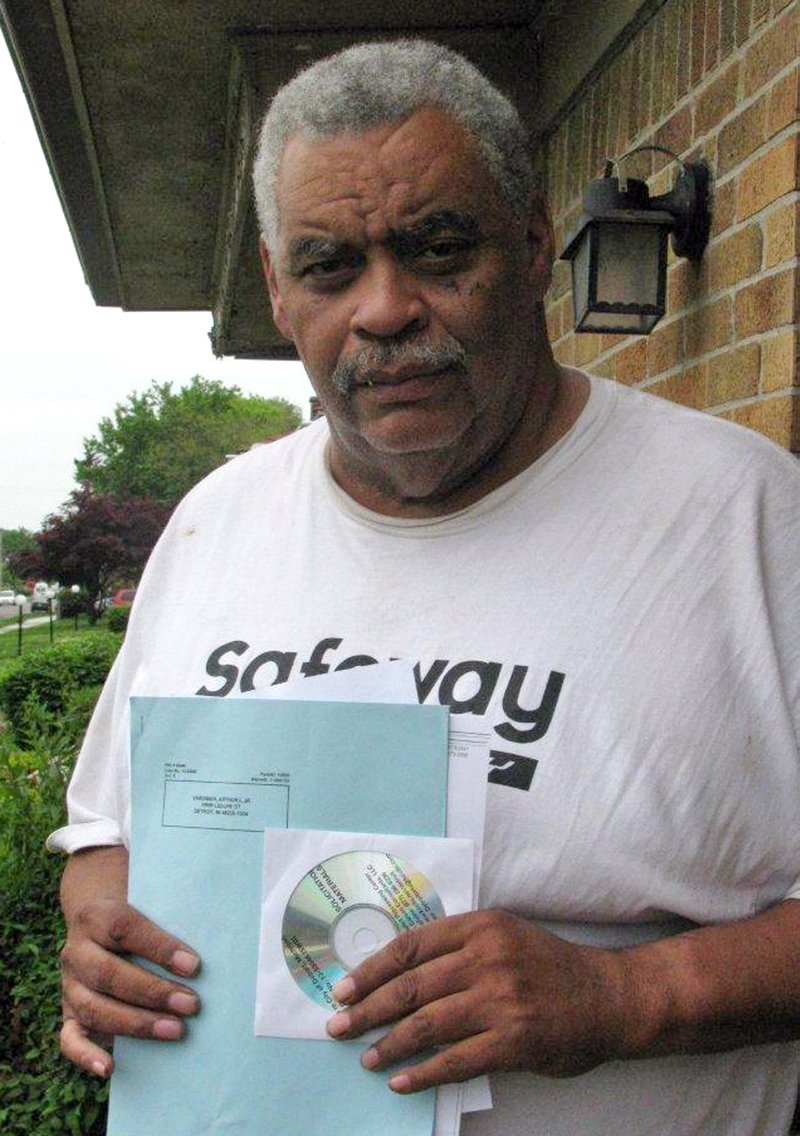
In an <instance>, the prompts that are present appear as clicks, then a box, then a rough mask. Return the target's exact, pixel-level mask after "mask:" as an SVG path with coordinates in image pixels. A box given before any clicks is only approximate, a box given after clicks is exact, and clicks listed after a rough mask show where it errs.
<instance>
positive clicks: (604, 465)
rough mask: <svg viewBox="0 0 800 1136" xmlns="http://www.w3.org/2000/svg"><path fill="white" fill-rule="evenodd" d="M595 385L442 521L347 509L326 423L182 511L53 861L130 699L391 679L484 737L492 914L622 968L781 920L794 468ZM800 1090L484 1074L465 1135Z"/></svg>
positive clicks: (665, 1067)
mask: <svg viewBox="0 0 800 1136" xmlns="http://www.w3.org/2000/svg"><path fill="white" fill-rule="evenodd" d="M591 382H592V385H591V395H590V398H589V401H588V403H587V405H586V408H585V409H584V411H583V413H582V414H581V416H580V418H579V420H578V422H577V423H576V424H575V426H574V427H573V428H572V430H571V431H570V432H569V433H568V434H567V435H566V436H565V437H564V438H563V439H562V440H561V441H560V442H559V443H558V444H557V445H556V446H555V447H554V448H553V449H551V450H550V451H548V452H547V453H546V454H545V455H544V456H543V457H542V458H540V459H539V460H538V461H537V462H535V463H534V464H533V465H532V466H531V467H530V468H529V469H527V470H526V471H524V472H523V473H521V474H520V475H518V476H517V477H516V478H514V479H513V480H512V481H510V482H508V483H506V484H505V485H503V486H502V487H501V488H500V489H498V490H496V491H495V492H493V493H491V494H490V495H488V496H487V497H485V498H483V499H482V500H481V501H479V502H477V503H476V504H474V505H472V506H470V507H468V508H466V509H463V510H461V511H460V512H457V513H455V514H451V515H449V516H446V517H439V518H433V519H420V520H398V519H396V518H389V517H384V516H380V515H377V514H374V513H371V512H369V511H368V510H366V509H364V508H362V507H360V506H359V505H357V504H355V503H354V502H353V501H352V500H351V499H350V498H349V497H348V496H347V495H346V494H344V493H343V492H342V491H341V490H340V489H339V488H338V487H337V486H336V485H335V483H334V482H333V481H332V479H331V477H330V474H329V472H328V469H327V464H326V457H325V455H326V442H327V428H326V426H325V424H324V422H321V421H320V422H316V423H314V424H312V425H311V426H309V427H308V428H306V429H304V430H302V431H300V432H298V433H297V434H295V435H292V436H291V437H290V438H286V439H283V440H281V441H278V442H275V443H272V444H271V445H269V446H264V447H260V448H258V449H256V450H254V451H251V452H250V453H248V454H246V455H244V456H242V457H241V458H237V459H236V460H235V461H233V462H231V463H229V464H228V465H226V466H224V467H223V468H221V469H219V470H217V471H216V472H215V473H213V474H212V475H211V476H210V477H209V478H207V479H206V480H205V481H204V482H203V483H201V485H199V486H198V487H197V488H196V489H194V490H193V491H192V492H191V493H190V494H189V495H188V497H187V498H186V499H185V501H184V502H183V503H182V504H181V505H180V506H179V508H178V509H177V510H176V512H175V514H174V516H173V518H172V520H171V522H170V524H169V526H168V528H167V530H166V532H165V534H164V536H163V537H162V539H161V541H160V543H159V545H158V547H157V549H156V551H155V552H154V554H153V556H152V558H151V561H150V564H149V565H148V568H147V570H146V572H145V574H144V577H143V580H142V584H141V587H140V589H139V593H138V595H137V599H136V603H135V606H134V611H133V613H132V617H131V622H130V627H129V630H128V634H127V637H126V641H125V645H124V648H123V650H122V652H121V654H120V656H119V658H118V660H117V663H116V664H115V667H114V670H113V672H112V675H111V676H110V678H109V682H108V684H107V687H106V690H105V691H104V694H103V696H102V698H101V701H100V704H99V706H98V709H97V712H96V714H95V718H94V720H93V723H92V726H91V728H90V731H89V733H88V735H87V739H86V743H85V746H84V750H83V753H82V755H81V759H80V761H79V764H78V767H77V771H76V774H75V777H74V779H73V783H72V786H71V788H70V793H69V807H70V822H71V823H70V825H69V826H68V827H67V828H65V829H62V830H60V831H59V833H57V834H55V836H54V838H52V845H53V846H55V847H60V848H63V849H65V850H68V851H72V850H74V849H76V848H79V847H83V846H87V845H92V844H106V843H114V842H119V841H120V840H123V841H124V840H125V839H126V825H127V810H128V757H127V744H128V743H127V731H128V715H127V705H128V698H129V696H130V695H131V694H160V695H164V694H198V695H201V696H211V697H222V696H226V695H229V694H232V693H234V692H235V691H237V690H248V689H253V688H254V687H259V686H262V685H269V684H272V683H273V682H278V681H284V680H285V679H287V678H290V677H299V676H300V675H302V674H306V675H310V674H313V673H320V672H321V671H322V670H323V669H327V668H330V669H331V670H335V669H341V668H343V667H346V666H354V665H360V664H364V663H367V662H370V661H373V660H385V659H389V658H401V657H402V658H410V659H413V660H414V661H416V662H418V667H417V676H418V687H419V696H420V701H428V702H432V701H440V702H443V703H447V704H449V705H450V706H451V709H452V710H453V711H454V712H456V713H458V712H459V711H460V712H467V711H468V712H471V713H478V714H484V715H485V717H486V721H487V723H488V724H489V725H490V726H491V729H492V743H491V745H492V757H491V768H490V771H489V781H490V785H489V800H488V806H487V831H486V847H485V859H484V867H483V891H482V896H481V901H482V905H483V906H500V907H504V908H507V909H509V910H512V911H515V912H517V913H518V914H520V915H523V916H526V917H529V918H531V919H535V920H536V921H537V922H540V923H542V924H544V925H545V926H547V927H549V928H550V929H551V930H554V931H555V932H556V933H558V934H561V935H563V936H564V937H569V938H572V939H575V940H577V941H581V942H587V943H593V944H596V945H600V946H602V945H609V946H613V945H622V944H625V943H633V942H638V941H644V940H645V939H648V938H656V937H660V936H663V935H667V934H673V933H675V932H677V931H680V930H682V929H684V928H686V927H688V926H690V925H692V924H695V923H700V924H705V923H715V922H725V921H729V920H734V919H740V918H744V917H747V916H749V915H752V914H754V913H755V912H758V911H760V910H762V909H764V908H765V907H768V906H770V905H771V904H774V903H776V902H778V901H780V900H781V899H783V898H785V897H788V896H791V897H798V898H800V881H798V875H799V874H800V827H799V826H798V822H797V817H798V807H799V806H800V762H798V721H800V666H798V662H799V661H800V660H799V659H798V655H799V654H800V589H798V555H797V554H798V548H800V509H799V508H798V502H799V501H800V492H798V490H800V468H798V466H797V464H796V463H795V461H794V459H793V458H792V457H791V456H790V455H788V454H786V453H785V452H783V451H781V450H779V449H778V448H777V447H775V446H773V445H772V444H771V443H769V442H767V441H766V440H764V439H763V438H760V437H759V436H757V435H755V434H751V433H750V432H748V431H745V430H742V429H740V428H738V427H735V426H732V425H730V424H728V423H723V422H720V421H718V420H713V419H710V418H709V417H707V416H704V415H701V414H697V413H695V412H692V411H689V410H686V409H684V408H679V407H675V406H673V405H671V404H668V403H666V402H662V401H661V400H658V399H654V398H651V397H649V396H647V395H644V394H641V393H639V392H637V391H631V390H629V389H626V388H622V387H619V386H616V385H614V384H611V383H608V382H606V381H604V380H598V379H592V381H591ZM220 591H225V592H226V593H227V594H228V597H229V598H228V599H227V600H226V601H225V602H224V603H221V602H220V601H219V600H218V598H217V597H218V596H219V594H220ZM798 1068H800V1052H799V1051H798V1047H797V1046H795V1045H780V1046H777V1045H776V1046H760V1047H754V1048H750V1049H740V1050H737V1051H735V1052H733V1053H728V1054H718V1055H711V1056H692V1057H674V1058H666V1059H658V1060H650V1061H644V1062H625V1063H609V1064H607V1065H604V1066H602V1067H601V1068H599V1069H597V1070H595V1071H593V1072H591V1073H589V1074H586V1075H585V1076H582V1077H579V1078H574V1079H570V1080H565V1081H553V1080H549V1079H545V1078H541V1077H537V1076H534V1075H532V1074H528V1073H518V1074H509V1075H502V1076H497V1077H493V1078H492V1083H493V1090H494V1097H495V1109H494V1110H493V1111H492V1112H490V1113H483V1114H475V1115H471V1116H468V1117H465V1118H464V1121H463V1127H462V1131H463V1133H464V1136H523V1134H525V1136H527V1134H528V1133H530V1134H534V1133H536V1134H541V1136H577V1134H580V1133H592V1134H593V1136H603V1134H608V1136H611V1134H613V1136H619V1134H621V1133H625V1134H626V1136H627V1134H628V1133H630V1134H634V1133H635V1134H636V1136H648V1134H650V1133H652V1134H656V1133H657V1134H659V1136H667V1134H670V1136H690V1134H693V1133H698V1134H699V1133H702V1134H703V1136H711V1134H714V1133H719V1134H720V1136H722V1134H725V1136H731V1134H734V1136H745V1134H755V1133H758V1134H767V1133H769V1134H773V1133H781V1132H785V1131H786V1130H787V1127H788V1119H789V1117H790V1115H791V1111H792V1106H793V1101H794V1096H795V1092H796V1087H797V1078H798Z"/></svg>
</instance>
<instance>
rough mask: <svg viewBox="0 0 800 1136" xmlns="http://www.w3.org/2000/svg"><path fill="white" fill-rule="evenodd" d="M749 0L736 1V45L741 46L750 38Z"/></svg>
mask: <svg viewBox="0 0 800 1136" xmlns="http://www.w3.org/2000/svg"><path fill="white" fill-rule="evenodd" d="M751 9H752V3H751V0H737V4H736V43H737V44H738V45H739V46H741V45H742V44H743V43H745V42H746V40H747V39H748V38H749V36H750V14H751Z"/></svg>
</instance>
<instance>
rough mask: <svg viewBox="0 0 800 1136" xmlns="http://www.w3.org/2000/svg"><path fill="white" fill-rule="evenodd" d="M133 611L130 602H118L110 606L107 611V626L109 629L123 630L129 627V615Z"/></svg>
mask: <svg viewBox="0 0 800 1136" xmlns="http://www.w3.org/2000/svg"><path fill="white" fill-rule="evenodd" d="M130 613H131V605H130V604H118V605H117V607H110V608H109V609H108V611H107V612H106V627H107V628H108V630H109V631H122V632H123V633H124V632H125V631H127V629H128V616H129V615H130Z"/></svg>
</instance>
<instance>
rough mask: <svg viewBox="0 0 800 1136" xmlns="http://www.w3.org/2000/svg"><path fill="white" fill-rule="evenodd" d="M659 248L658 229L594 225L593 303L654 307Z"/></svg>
mask: <svg viewBox="0 0 800 1136" xmlns="http://www.w3.org/2000/svg"><path fill="white" fill-rule="evenodd" d="M660 246H661V229H660V227H659V226H658V225H629V224H625V223H618V222H616V221H615V222H612V223H610V224H609V223H606V224H600V225H598V226H597V291H596V293H595V296H594V297H593V299H594V301H595V302H596V303H598V304H614V305H618V304H626V305H627V304H633V305H635V306H637V307H647V308H650V309H652V308H654V307H657V306H658V274H659V252H660Z"/></svg>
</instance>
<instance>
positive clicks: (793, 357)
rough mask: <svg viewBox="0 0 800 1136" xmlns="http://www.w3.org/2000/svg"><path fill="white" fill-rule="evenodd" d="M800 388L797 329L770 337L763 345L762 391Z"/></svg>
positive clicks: (786, 330) (784, 330)
mask: <svg viewBox="0 0 800 1136" xmlns="http://www.w3.org/2000/svg"><path fill="white" fill-rule="evenodd" d="M796 386H800V374H798V341H797V328H796V327H787V328H784V329H783V330H782V331H779V332H778V334H777V335H768V336H767V337H766V338H765V339H764V340H763V341H762V344H761V390H762V391H764V392H765V393H770V392H772V391H779V390H786V389H787V388H788V387H796Z"/></svg>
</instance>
